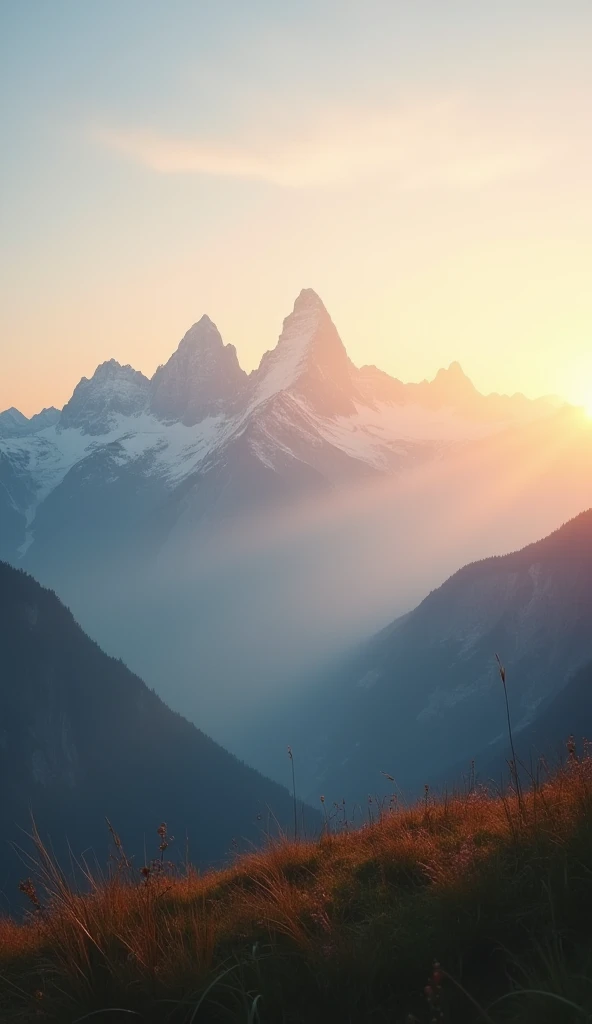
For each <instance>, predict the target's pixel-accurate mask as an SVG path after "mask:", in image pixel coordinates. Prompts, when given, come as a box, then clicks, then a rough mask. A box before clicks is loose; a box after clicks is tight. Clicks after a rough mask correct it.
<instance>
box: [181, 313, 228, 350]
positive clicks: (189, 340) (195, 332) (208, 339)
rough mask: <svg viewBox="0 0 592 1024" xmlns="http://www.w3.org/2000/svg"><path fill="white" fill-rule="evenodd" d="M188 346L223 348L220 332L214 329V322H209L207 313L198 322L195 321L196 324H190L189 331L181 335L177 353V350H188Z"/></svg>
mask: <svg viewBox="0 0 592 1024" xmlns="http://www.w3.org/2000/svg"><path fill="white" fill-rule="evenodd" d="M190 346H200V347H217V348H224V347H225V346H224V342H223V341H222V335H221V334H220V331H219V330H218V328H217V327H216V324H215V323H214V321H213V320H210V317H209V316H208V315H207V313H204V314H203V316H201V317H200V318H199V320H196V322H195V323H194V324H192V325H191V327H190V328H189V330H188V331H187V332H186V333H185V334H184V335H183V337H182V339H181V341H180V342H179V346H178V349H177V351H179V349H185V348H189V347H190Z"/></svg>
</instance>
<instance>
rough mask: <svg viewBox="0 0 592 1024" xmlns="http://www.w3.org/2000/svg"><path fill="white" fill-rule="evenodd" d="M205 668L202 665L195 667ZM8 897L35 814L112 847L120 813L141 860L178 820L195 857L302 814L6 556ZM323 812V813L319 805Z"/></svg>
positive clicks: (3, 766)
mask: <svg viewBox="0 0 592 1024" xmlns="http://www.w3.org/2000/svg"><path fill="white" fill-rule="evenodd" d="M196 671H197V672H198V671H199V666H196ZM0 778H1V779H2V793H1V800H2V841H1V844H0V892H2V891H4V894H5V897H9V896H10V893H9V892H7V885H8V879H10V880H11V881H12V882H13V881H14V877H15V872H16V873H18V871H19V870H20V871H21V873H22V871H23V870H24V869H23V868H19V865H18V863H17V861H16V857H15V855H14V853H13V852H12V850H10V848H9V846H8V842H7V841H8V840H16V841H17V842H22V834H21V833H20V832H19V830H18V828H17V825H20V826H22V827H24V828H27V827H28V824H29V810H32V811H33V813H34V814H35V817H36V820H37V822H38V825H39V827H40V829H41V830H42V831H44V832H49V833H50V835H51V840H52V842H53V844H54V846H55V848H56V850H57V851H58V852H60V853H61V854H64V853H65V849H66V840H67V841H68V842H69V843H70V845H71V848H72V850H73V852H74V853H75V854H80V853H81V852H82V851H86V856H87V857H88V856H92V854H91V853H90V852H89V850H90V848H92V851H94V853H95V854H96V856H97V857H98V859H99V862H100V863H101V865H102V866H104V865H105V863H106V856H107V845H108V843H107V838H108V837H107V831H106V826H105V816H108V817H109V818H110V819H111V821H112V822H113V824H114V825H115V827H116V828H117V829H118V831H119V832H120V833H121V836H122V839H123V842H124V844H125V846H126V849H127V851H128V852H129V853H133V854H134V855H135V857H136V859H137V860H138V861H140V860H141V859H142V858H143V857H144V852H143V851H144V848H146V850H147V851H148V856H152V855H153V854H154V850H155V845H156V839H157V837H156V832H155V829H156V828H157V826H158V825H159V824H160V822H161V820H164V821H166V822H167V823H168V825H169V828H170V831H171V833H173V834H174V835H176V836H177V839H178V844H179V845H180V846H182V847H183V848H184V844H185V835H186V831H187V834H188V836H189V840H190V851H191V854H192V856H193V858H194V859H195V861H196V862H198V863H201V864H202V865H203V864H209V863H212V862H217V863H218V862H220V861H222V860H223V859H224V858H226V857H228V856H229V855H230V853H231V849H232V848H233V847H234V846H235V845H236V846H237V847H238V848H242V847H244V846H245V843H259V842H260V841H261V840H262V837H263V833H264V831H265V830H266V829H267V828H268V827H269V826H270V827H271V829H272V830H275V829H276V827H277V826H276V823H277V822H279V823H280V824H281V825H282V827H283V826H290V827H291V823H292V822H293V803H292V798H291V797H290V795H289V794H288V791H287V790H285V789H283V788H282V787H281V786H278V785H276V784H275V783H273V782H270V781H269V780H268V779H266V778H264V777H263V776H262V775H260V774H258V773H257V772H255V771H253V770H252V769H250V768H248V767H247V766H246V765H244V764H242V763H241V762H240V761H238V760H237V759H236V758H234V757H232V755H230V754H229V753H227V752H226V751H225V750H224V749H223V748H222V747H220V746H218V745H217V744H216V743H214V742H213V741H212V740H211V739H209V738H208V737H207V736H206V735H204V733H202V732H200V731H199V730H198V729H196V728H195V726H193V725H191V724H190V723H189V722H187V721H186V720H185V719H184V718H182V717H181V716H180V715H177V714H175V713H174V712H173V711H171V710H170V709H169V708H168V707H166V705H165V704H163V702H162V701H161V700H160V699H159V698H158V697H157V696H156V694H154V693H153V692H152V691H150V690H149V689H148V688H147V687H146V686H145V685H144V683H143V682H142V680H141V679H139V678H138V677H137V676H135V675H133V674H132V673H131V672H130V671H129V670H128V669H127V668H126V667H125V665H124V664H123V663H122V662H121V661H116V660H115V659H113V658H110V657H108V656H107V655H106V654H104V653H103V651H102V650H101V649H100V648H99V647H98V646H97V645H96V644H95V643H93V641H92V640H90V639H89V638H88V636H86V634H85V633H84V632H83V631H82V630H81V629H80V627H79V626H78V625H77V623H76V622H75V621H74V619H73V617H72V615H71V614H70V612H69V611H68V609H67V608H65V607H64V605H62V604H61V603H60V601H59V600H58V599H57V597H56V596H55V594H53V593H52V592H51V591H50V590H46V589H44V588H42V587H41V586H40V585H39V584H38V583H36V582H35V580H33V579H32V578H31V577H30V576H28V575H26V574H25V573H23V572H21V571H18V570H16V569H13V568H11V567H10V566H8V565H6V564H4V563H0ZM309 818H310V820H311V821H312V820H315V816H314V812H312V811H310V815H309Z"/></svg>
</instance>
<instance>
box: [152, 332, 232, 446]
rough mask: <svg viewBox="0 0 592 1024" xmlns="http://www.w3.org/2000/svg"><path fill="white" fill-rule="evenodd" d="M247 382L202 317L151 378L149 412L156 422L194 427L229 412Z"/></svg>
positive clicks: (221, 342)
mask: <svg viewBox="0 0 592 1024" xmlns="http://www.w3.org/2000/svg"><path fill="white" fill-rule="evenodd" d="M246 381H247V374H246V373H245V372H244V370H242V369H241V367H240V366H239V362H238V359H237V355H236V349H235V348H234V345H225V344H224V342H223V341H222V338H221V337H220V333H219V331H218V328H217V327H216V325H215V324H213V323H212V321H211V320H210V318H209V317H208V316H202V318H201V320H199V321H198V322H197V323H196V324H194V325H193V327H191V328H190V329H189V330H188V331H187V334H186V335H185V337H184V338H183V340H182V341H181V342H180V344H179V347H178V349H177V351H176V352H175V353H174V354H173V355H172V356H171V358H170V359H169V361H168V362H167V363H166V364H165V365H164V366H160V367H159V368H158V370H157V371H156V373H155V374H154V377H153V378H152V382H151V387H150V410H151V412H153V413H154V415H155V416H158V417H159V419H162V420H165V421H168V422H174V421H177V422H181V423H184V424H185V425H186V426H193V425H194V424H196V423H200V422H201V420H203V419H205V418H206V417H207V416H217V415H219V414H220V413H224V412H226V413H228V412H231V411H232V410H233V409H234V407H235V406H236V403H237V399H238V397H239V395H240V394H241V392H242V391H243V390H244V387H245V383H246Z"/></svg>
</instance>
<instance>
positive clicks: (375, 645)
mask: <svg viewBox="0 0 592 1024" xmlns="http://www.w3.org/2000/svg"><path fill="white" fill-rule="evenodd" d="M496 653H499V655H500V657H501V659H502V660H503V662H504V664H505V666H506V670H507V681H508V682H507V685H508V694H509V699H510V706H511V711H512V718H513V722H514V727H515V730H516V737H517V746H518V747H519V749H520V750H521V751H522V752H523V754H524V756H525V757H528V756H529V752H530V749H534V747H537V748H538V750H539V752H542V749H543V748H545V749H548V748H549V747H550V746H551V745H553V744H555V745H556V744H557V743H559V742H563V741H564V740H565V738H566V735H567V733H569V732H574V733H579V734H580V735H582V729H583V727H584V724H585V723H586V722H588V723H590V722H591V719H592V713H591V705H590V687H589V684H590V669H589V668H588V669H584V666H586V664H587V663H588V662H589V661H590V660H592V510H589V511H587V512H584V513H582V514H581V515H579V516H577V517H576V518H575V519H573V520H572V521H570V522H568V523H566V524H565V525H564V526H563V527H561V528H560V529H559V530H557V531H556V532H554V533H553V534H551V535H550V536H548V537H546V538H545V539H544V540H541V541H538V542H536V543H534V544H530V545H528V546H527V547H525V548H523V549H522V550H521V551H517V552H514V553H513V554H509V555H505V556H501V557H496V558H488V559H485V560H484V561H480V562H475V563H472V564H470V565H466V566H465V567H464V568H463V569H461V570H460V571H459V572H457V573H456V574H455V575H454V576H452V577H451V578H450V579H449V580H447V581H446V583H444V584H443V586H441V587H439V588H438V589H437V590H435V591H433V592H432V593H431V594H430V595H429V596H428V597H426V599H425V600H424V601H422V603H421V604H420V605H419V606H418V607H417V608H416V609H415V610H414V611H412V612H410V613H409V614H408V615H405V616H404V617H403V618H402V619H399V620H397V621H396V622H394V623H393V624H392V625H391V626H389V627H387V628H386V629H385V630H383V631H382V632H381V633H380V634H378V636H376V637H375V638H374V639H373V640H371V641H370V642H369V643H368V644H366V645H364V646H363V648H362V649H361V650H360V652H359V654H358V655H357V657H355V658H354V659H352V660H351V661H350V663H349V664H346V665H343V664H341V665H340V666H339V669H338V670H336V672H335V676H334V678H333V679H332V680H331V681H329V682H328V683H327V685H326V687H325V690H324V693H323V700H324V701H325V706H324V707H321V706H320V705H319V707H317V708H316V709H315V708H314V706H313V707H312V708H311V710H310V716H309V717H308V719H307V723H306V725H303V726H302V734H301V735H300V741H301V742H302V743H304V742H305V735H308V737H309V740H308V752H309V763H310V765H311V766H313V767H312V771H311V775H310V776H309V781H310V787H311V793H315V792H324V793H325V792H326V793H328V794H330V795H333V794H335V793H337V794H342V793H347V794H349V795H350V797H351V796H354V795H355V797H356V798H357V799H363V798H365V797H367V795H368V794H369V793H370V794H372V793H374V792H377V791H378V790H381V789H383V788H384V777H381V772H388V773H389V774H392V775H394V776H395V778H396V780H397V782H398V783H399V784H400V785H402V786H403V787H404V788H406V789H407V790H408V791H416V790H418V788H420V787H421V785H422V784H423V783H424V782H430V781H434V780H438V781H439V780H441V779H442V778H443V777H446V766H448V767H449V769H450V772H451V773H452V774H454V772H452V769H453V768H454V769H455V770H458V766H459V765H460V764H462V763H463V762H464V764H465V765H466V766H467V767H468V765H469V763H470V761H471V760H472V759H473V758H477V759H478V763H479V764H480V765H481V766H482V767H483V770H484V771H486V772H487V771H489V770H490V769H491V766H493V765H496V764H497V765H500V764H503V756H501V753H498V751H499V752H501V751H503V750H504V748H505V745H506V741H507V726H506V719H505V706H504V702H503V693H502V688H501V683H500V679H499V674H498V670H497V665H496V662H495V654H496ZM580 670H583V672H582V673H580ZM578 673H580V674H578ZM313 700H314V698H313ZM318 722H322V723H323V728H322V730H321V731H320V732H318V733H317V736H316V739H315V740H314V741H312V742H311V740H310V736H311V732H312V731H314V725H313V724H312V723H318ZM294 734H295V735H297V736H298V735H299V734H298V733H293V735H294Z"/></svg>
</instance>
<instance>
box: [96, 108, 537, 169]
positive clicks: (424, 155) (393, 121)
mask: <svg viewBox="0 0 592 1024" xmlns="http://www.w3.org/2000/svg"><path fill="white" fill-rule="evenodd" d="M269 136H270V137H269V138H265V136H264V135H263V137H261V134H260V135H259V136H257V135H255V134H254V133H252V132H250V133H248V134H246V136H245V138H244V139H239V140H237V141H233V142H220V141H215V140H208V139H203V138H180V137H174V136H171V135H167V134H165V133H160V132H158V131H151V130H140V129H132V130H124V129H117V128H105V127H95V128H93V129H92V131H91V137H92V139H93V141H94V142H95V143H98V144H99V145H101V146H103V147H105V148H107V149H109V150H111V151H112V152H114V153H117V154H119V155H121V156H123V157H125V158H127V159H130V160H132V161H134V162H135V163H138V164H140V165H142V166H144V167H148V168H149V169H151V170H153V171H155V172H157V173H159V174H170V175H175V174H201V175H209V176H214V177H226V178H239V179H251V180H258V181H265V182H268V183H270V184H274V185H278V186H282V187H285V188H311V187H323V186H327V185H347V184H351V183H354V182H356V181H359V180H362V179H364V178H368V177H372V176H376V175H389V176H390V177H391V178H392V180H393V182H394V183H395V184H396V185H398V186H399V187H401V188H404V189H412V188H433V187H439V186H444V187H453V188H474V187H480V186H483V185H487V184H489V183H491V182H496V181H499V180H501V179H505V178H511V177H515V176H516V175H522V174H525V173H530V172H532V171H534V170H536V169H537V168H538V167H540V166H541V164H542V163H543V162H544V160H545V157H546V153H545V151H544V150H543V149H542V148H541V147H540V146H538V145H536V144H534V143H528V142H526V143H525V142H523V141H518V133H516V138H512V137H511V136H510V135H507V134H506V135H504V133H503V132H500V131H497V130H496V129H495V127H494V126H492V125H491V124H488V126H487V130H484V128H483V127H482V120H480V119H479V118H477V117H475V116H474V115H473V116H472V115H470V114H469V113H468V112H467V111H466V110H463V109H462V107H460V106H459V105H458V104H455V103H452V102H450V101H448V102H440V103H438V104H435V105H432V106H429V107H420V108H418V109H412V110H407V111H398V112H396V113H393V114H380V115H370V116H369V115H368V114H367V113H364V112H355V113H354V114H347V115H346V114H345V113H344V112H343V111H337V112H332V113H331V115H327V116H326V117H325V119H324V121H323V122H322V123H321V124H319V123H318V122H317V123H316V124H315V125H314V127H313V128H312V129H311V128H309V130H308V132H307V131H306V130H305V129H300V131H299V132H298V133H297V137H296V138H294V137H293V136H289V135H287V134H284V135H282V134H281V133H280V134H278V133H277V131H274V132H272V133H269Z"/></svg>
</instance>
